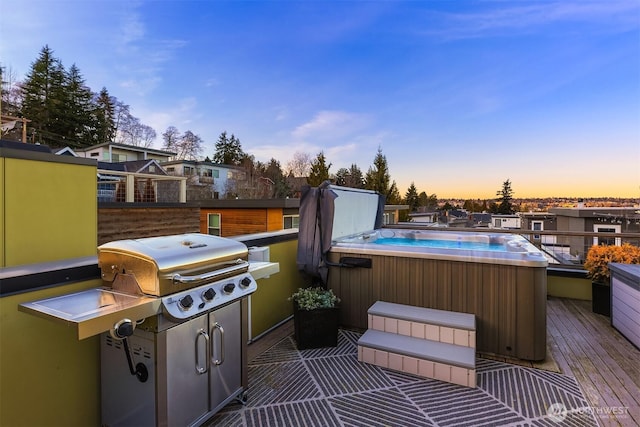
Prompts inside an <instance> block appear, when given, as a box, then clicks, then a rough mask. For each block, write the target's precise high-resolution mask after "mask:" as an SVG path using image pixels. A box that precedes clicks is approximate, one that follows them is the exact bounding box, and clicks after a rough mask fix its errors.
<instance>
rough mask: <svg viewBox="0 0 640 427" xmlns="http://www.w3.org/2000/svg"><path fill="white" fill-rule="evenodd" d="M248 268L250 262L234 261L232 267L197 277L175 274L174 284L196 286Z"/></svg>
mask: <svg viewBox="0 0 640 427" xmlns="http://www.w3.org/2000/svg"><path fill="white" fill-rule="evenodd" d="M248 266H249V262H248V261H244V260H242V259H239V260H236V261H233V265H232V266H230V267H225V268H221V269H220V270H215V271H210V272H208V273H204V274H199V275H197V276H183V275H181V274H174V275H173V283H182V284H190V285H196V284H198V283H199V282H204V281H207V280H211V279H214V278H216V277H218V276H223V275H225V274H229V273H234V272H236V271H238V270H243V269H246V268H248Z"/></svg>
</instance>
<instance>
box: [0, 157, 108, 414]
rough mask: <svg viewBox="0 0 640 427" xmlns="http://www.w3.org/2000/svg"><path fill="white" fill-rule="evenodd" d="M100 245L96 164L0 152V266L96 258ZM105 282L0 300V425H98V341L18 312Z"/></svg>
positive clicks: (59, 288)
mask: <svg viewBox="0 0 640 427" xmlns="http://www.w3.org/2000/svg"><path fill="white" fill-rule="evenodd" d="M96 241H97V197H96V165H95V162H90V161H88V160H84V159H83V160H82V161H78V160H77V159H70V158H62V157H60V156H55V155H53V154H49V153H30V152H28V151H25V150H20V149H18V150H14V149H7V148H0V267H13V266H22V265H29V264H36V263H42V262H49V261H60V260H64V259H68V258H77V257H86V256H93V255H96V246H97V245H96ZM99 284H100V281H99V280H95V281H87V282H84V283H75V284H70V285H66V286H57V287H51V288H47V289H43V290H37V291H32V292H25V293H21V294H17V295H10V296H6V295H5V296H2V297H1V298H0V426H96V425H99V424H100V382H99V381H100V365H99V363H100V359H99V341H98V339H97V338H90V339H86V340H83V341H78V339H77V335H76V333H75V331H73V330H72V329H70V328H67V327H66V326H64V325H59V324H56V323H53V322H50V321H47V320H44V319H41V318H38V317H35V316H32V315H28V314H25V313H22V312H19V311H18V305H19V304H20V303H22V302H27V301H34V300H39V299H42V298H49V297H52V296H56V295H62V294H67V293H71V292H76V291H78V290H83V289H87V288H92V287H95V286H97V285H99ZM52 285H53V284H52Z"/></svg>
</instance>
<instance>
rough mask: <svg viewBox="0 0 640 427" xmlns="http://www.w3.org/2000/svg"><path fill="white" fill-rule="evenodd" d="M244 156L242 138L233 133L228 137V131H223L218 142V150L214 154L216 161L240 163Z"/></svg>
mask: <svg viewBox="0 0 640 427" xmlns="http://www.w3.org/2000/svg"><path fill="white" fill-rule="evenodd" d="M243 158H244V152H243V151H242V146H241V144H240V140H239V139H237V138H236V137H235V135H233V134H231V138H229V137H227V131H224V132H222V133H221V134H220V136H219V137H218V142H216V152H215V153H214V155H213V161H214V163H220V164H223V165H239V164H240V163H241V162H242V159H243Z"/></svg>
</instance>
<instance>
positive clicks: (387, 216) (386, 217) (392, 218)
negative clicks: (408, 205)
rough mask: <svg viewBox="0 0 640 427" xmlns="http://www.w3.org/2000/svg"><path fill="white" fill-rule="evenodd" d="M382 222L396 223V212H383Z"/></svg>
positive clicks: (387, 223)
mask: <svg viewBox="0 0 640 427" xmlns="http://www.w3.org/2000/svg"><path fill="white" fill-rule="evenodd" d="M382 223H383V224H384V225H389V224H395V223H396V215H395V212H384V213H383V214H382Z"/></svg>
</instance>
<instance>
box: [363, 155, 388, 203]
mask: <svg viewBox="0 0 640 427" xmlns="http://www.w3.org/2000/svg"><path fill="white" fill-rule="evenodd" d="M390 181H391V177H390V176H389V168H388V167H387V158H386V157H385V156H384V155H383V154H382V149H381V148H378V153H377V154H376V157H375V159H374V160H373V167H370V168H369V170H368V171H367V176H366V177H365V188H367V189H368V190H375V191H377V192H378V193H380V194H382V195H384V196H387V198H388V196H389V192H390V191H389V190H390V189H391V188H390Z"/></svg>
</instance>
